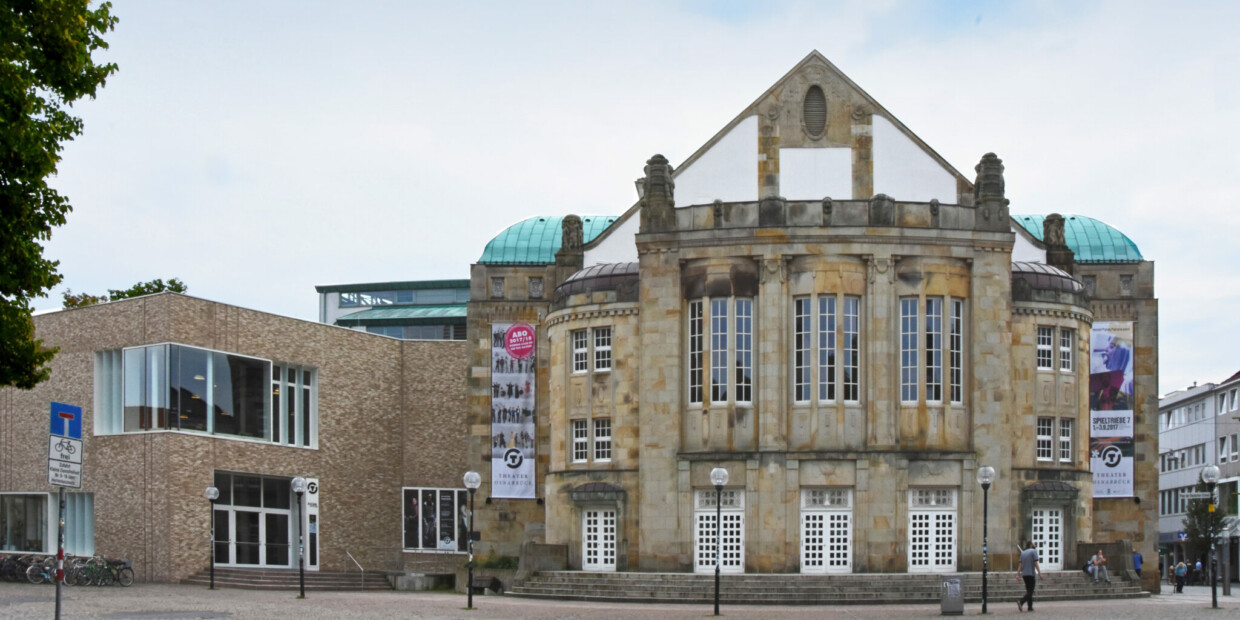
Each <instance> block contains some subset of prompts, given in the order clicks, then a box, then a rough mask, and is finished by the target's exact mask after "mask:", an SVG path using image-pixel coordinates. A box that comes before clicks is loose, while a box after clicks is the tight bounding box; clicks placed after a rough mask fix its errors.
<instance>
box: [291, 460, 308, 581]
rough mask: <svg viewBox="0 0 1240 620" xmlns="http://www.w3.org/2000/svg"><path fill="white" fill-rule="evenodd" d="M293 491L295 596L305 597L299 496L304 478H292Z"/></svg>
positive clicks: (304, 569) (304, 567)
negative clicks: (294, 512) (295, 568)
mask: <svg viewBox="0 0 1240 620" xmlns="http://www.w3.org/2000/svg"><path fill="white" fill-rule="evenodd" d="M293 492H294V493H296V494H297V589H298V594H297V598H306V562H305V554H304V553H303V545H302V540H301V539H302V531H301V515H302V509H301V496H302V495H303V494H304V493H305V492H306V479H305V478H302V477H301V476H297V477H296V478H293Z"/></svg>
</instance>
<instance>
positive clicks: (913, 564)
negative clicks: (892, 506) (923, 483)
mask: <svg viewBox="0 0 1240 620" xmlns="http://www.w3.org/2000/svg"><path fill="white" fill-rule="evenodd" d="M908 537H909V540H908V565H909V572H954V571H955V570H956V551H957V550H956V490H955V489H909V528H908Z"/></svg>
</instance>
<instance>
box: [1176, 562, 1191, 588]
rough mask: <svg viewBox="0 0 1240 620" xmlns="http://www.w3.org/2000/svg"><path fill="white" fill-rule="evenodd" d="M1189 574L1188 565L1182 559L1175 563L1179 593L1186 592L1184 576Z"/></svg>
mask: <svg viewBox="0 0 1240 620" xmlns="http://www.w3.org/2000/svg"><path fill="white" fill-rule="evenodd" d="M1186 575H1188V565H1186V564H1184V562H1183V561H1181V562H1180V563H1179V564H1176V565H1175V591H1176V592H1177V593H1179V594H1183V593H1184V577H1185V576H1186Z"/></svg>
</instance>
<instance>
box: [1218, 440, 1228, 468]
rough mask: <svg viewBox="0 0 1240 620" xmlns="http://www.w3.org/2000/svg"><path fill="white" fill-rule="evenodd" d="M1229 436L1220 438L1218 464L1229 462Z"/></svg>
mask: <svg viewBox="0 0 1240 620" xmlns="http://www.w3.org/2000/svg"><path fill="white" fill-rule="evenodd" d="M1227 454H1228V453H1227V436H1226V435H1223V436H1222V437H1219V438H1218V462H1220V463H1226V462H1227Z"/></svg>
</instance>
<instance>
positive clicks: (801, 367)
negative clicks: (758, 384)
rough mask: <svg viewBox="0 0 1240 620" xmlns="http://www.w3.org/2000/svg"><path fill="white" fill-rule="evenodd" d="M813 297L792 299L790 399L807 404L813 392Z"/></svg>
mask: <svg viewBox="0 0 1240 620" xmlns="http://www.w3.org/2000/svg"><path fill="white" fill-rule="evenodd" d="M812 308H813V297H810V296H805V297H795V298H793V300H792V333H793V344H792V400H793V402H796V403H800V404H808V403H809V402H810V399H811V398H812V394H813V372H814V364H813V337H814V327H813V319H812V316H813V310H812Z"/></svg>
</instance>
